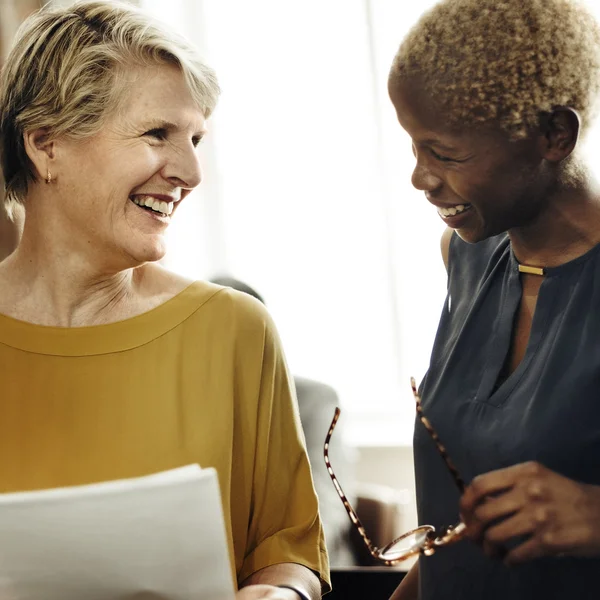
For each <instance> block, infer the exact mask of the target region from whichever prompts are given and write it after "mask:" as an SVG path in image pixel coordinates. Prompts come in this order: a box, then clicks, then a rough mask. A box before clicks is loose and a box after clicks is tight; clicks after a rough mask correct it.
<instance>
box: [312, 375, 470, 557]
mask: <svg viewBox="0 0 600 600" xmlns="http://www.w3.org/2000/svg"><path fill="white" fill-rule="evenodd" d="M410 384H411V386H412V391H413V395H414V397H415V401H416V404H417V416H418V417H419V419H420V421H421V423H422V424H423V426H424V427H425V429H427V431H428V432H429V434H430V435H431V437H432V438H433V441H434V442H435V445H436V447H437V449H438V451H439V453H440V455H441V456H442V458H443V459H444V462H445V463H446V465H447V467H448V469H449V471H450V473H451V474H452V477H453V478H454V481H455V482H456V485H457V486H458V489H459V490H460V492H461V494H462V493H463V492H464V490H465V483H464V481H463V480H462V479H461V477H460V475H459V474H458V471H457V470H456V467H455V466H454V465H453V464H452V461H451V460H450V457H449V456H448V453H447V452H446V448H444V446H443V445H442V443H441V442H440V438H439V437H438V434H437V433H436V432H435V430H434V429H433V427H432V426H431V423H430V422H429V420H428V419H427V417H426V416H425V415H424V414H423V408H422V406H421V397H420V396H419V393H418V391H417V387H416V384H415V380H414V378H412V377H411V379H410ZM340 413H341V411H340V409H339V408H336V409H335V415H334V416H333V421H332V422H331V426H330V427H329V431H328V433H327V437H326V438H325V446H324V450H323V455H324V458H325V464H326V465H327V471H328V472H329V475H330V477H331V480H332V481H333V485H334V486H335V489H336V490H337V493H338V494H339V496H340V498H341V500H342V502H343V503H344V507H345V508H346V511H347V512H348V516H349V517H350V520H351V521H352V524H353V525H354V526H355V527H356V528H357V529H358V533H360V536H361V538H362V539H363V541H364V542H365V544H366V546H367V548H368V549H369V552H370V553H371V556H373V557H374V558H376V559H377V560H379V561H380V562H382V563H383V564H384V565H387V566H392V565H395V564H397V563H399V562H402V561H403V560H406V559H408V558H410V557H412V556H415V555H417V554H423V555H425V556H431V555H432V554H433V553H434V552H435V551H436V550H437V549H438V548H440V547H442V546H445V545H447V544H452V543H454V542H457V541H458V540H460V539H462V538H463V536H464V532H465V529H466V526H465V524H464V523H458V524H457V525H454V526H451V527H442V528H440V529H438V530H436V528H435V527H433V526H432V525H420V526H419V527H417V528H416V529H413V530H412V531H408V532H407V533H404V534H403V535H401V536H400V537H398V538H396V539H395V540H393V541H391V542H390V543H389V544H387V545H386V546H384V547H383V548H377V547H376V546H375V545H374V544H373V542H371V540H370V539H369V537H368V536H367V533H366V531H365V528H364V527H363V525H362V523H361V522H360V519H359V518H358V515H357V514H356V511H355V510H354V509H353V508H352V506H351V505H350V502H348V498H346V495H345V494H344V491H343V490H342V487H341V486H340V484H339V481H338V480H337V477H336V476H335V473H334V472H333V469H332V467H331V462H330V461H329V442H330V440H331V434H332V433H333V430H334V429H335V426H336V423H337V422H338V419H339V418H340Z"/></svg>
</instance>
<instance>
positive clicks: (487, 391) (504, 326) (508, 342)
mask: <svg viewBox="0 0 600 600" xmlns="http://www.w3.org/2000/svg"><path fill="white" fill-rule="evenodd" d="M504 277H505V285H503V292H502V294H503V297H502V299H501V304H500V311H499V313H498V316H497V318H496V320H495V322H494V325H493V331H492V335H491V338H490V340H489V342H488V351H487V360H486V361H485V366H484V370H483V376H482V378H481V381H480V384H479V388H478V390H477V394H476V399H477V400H479V401H481V402H485V403H487V404H491V405H493V406H496V407H498V408H500V407H501V406H503V405H504V404H505V403H506V401H507V400H508V398H509V396H510V395H511V393H512V391H513V390H514V388H515V387H516V385H517V384H518V383H519V381H520V379H521V378H522V377H523V375H524V374H525V373H526V371H527V369H528V367H529V365H530V364H531V361H532V359H533V358H534V357H535V354H536V351H537V349H538V348H539V346H540V343H541V342H542V340H543V338H544V335H545V333H546V329H547V328H546V327H545V324H546V323H547V321H548V317H549V311H550V309H551V307H552V305H553V298H554V293H553V291H552V290H553V287H554V286H552V285H551V279H550V278H545V279H544V281H543V282H542V285H541V286H540V289H539V291H538V298H537V302H536V308H535V311H534V314H533V319H532V322H531V330H530V332H529V339H528V340H527V345H526V348H525V353H524V354H523V357H522V359H521V361H520V362H519V364H518V365H517V367H516V368H515V369H514V370H513V371H512V373H510V374H509V375H508V376H507V377H506V378H504V379H503V381H502V382H501V383H500V384H499V385H497V383H498V379H499V377H500V374H501V372H502V369H503V368H504V365H505V364H506V361H507V360H508V355H509V352H510V350H511V346H512V335H513V327H514V322H515V319H516V317H517V313H518V310H519V305H520V302H521V297H522V293H523V287H522V284H521V278H520V275H519V265H518V262H517V260H516V259H515V257H514V255H513V253H512V252H510V253H509V260H508V268H507V270H506V272H505V275H504Z"/></svg>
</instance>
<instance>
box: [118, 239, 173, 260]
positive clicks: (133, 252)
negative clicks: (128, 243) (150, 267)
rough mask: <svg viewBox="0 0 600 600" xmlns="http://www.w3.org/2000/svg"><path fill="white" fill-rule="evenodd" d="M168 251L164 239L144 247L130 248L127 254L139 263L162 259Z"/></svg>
mask: <svg viewBox="0 0 600 600" xmlns="http://www.w3.org/2000/svg"><path fill="white" fill-rule="evenodd" d="M166 253H167V248H166V246H165V244H164V241H162V240H161V242H160V243H156V244H146V245H144V246H142V247H140V246H138V247H136V248H129V249H128V252H127V254H128V255H129V256H131V258H132V259H133V260H134V261H135V263H136V264H137V265H142V264H144V263H149V262H158V261H159V260H162V259H163V258H164V257H165V255H166Z"/></svg>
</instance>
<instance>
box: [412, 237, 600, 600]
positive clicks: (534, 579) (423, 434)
mask: <svg viewBox="0 0 600 600" xmlns="http://www.w3.org/2000/svg"><path fill="white" fill-rule="evenodd" d="M520 299H521V282H520V276H519V272H518V263H517V261H516V259H515V257H514V255H513V253H512V249H511V246H510V242H509V240H508V237H507V236H506V234H504V235H501V236H496V237H493V238H490V239H488V240H485V241H483V242H480V243H478V244H467V243H466V242H463V241H462V240H461V239H460V238H459V237H458V236H457V235H456V234H454V235H453V236H452V240H451V243H450V260H449V270H448V296H447V298H446V303H445V305H444V309H443V313H442V317H441V321H440V325H439V329H438V332H437V336H436V340H435V344H434V348H433V353H432V357H431V364H430V368H429V370H428V372H427V375H426V377H425V379H424V381H423V384H422V386H421V395H422V400H423V410H424V412H425V414H426V415H427V417H428V418H429V420H430V421H431V423H432V425H433V427H434V428H435V429H436V430H437V432H438V434H439V436H440V438H441V440H442V442H443V443H444V445H445V446H446V448H447V450H448V453H449V455H450V457H451V459H452V460H453V462H454V463H455V465H456V467H457V469H458V471H459V473H460V474H461V475H462V477H463V479H464V480H465V481H466V482H467V483H468V482H469V481H471V480H472V479H473V478H474V477H475V476H476V475H479V474H481V473H486V472H488V471H492V470H495V469H499V468H503V467H508V466H511V465H515V464H517V463H522V462H524V461H529V460H535V461H538V462H540V463H542V464H544V465H545V466H546V467H548V468H550V469H552V470H554V471H556V472H558V473H561V474H563V475H565V476H567V477H569V478H571V479H575V480H578V481H582V482H587V483H593V484H598V485H600V394H599V391H600V310H599V307H600V245H599V246H596V247H594V248H593V249H592V250H590V251H589V252H587V253H586V254H585V255H583V256H581V257H579V258H577V259H575V260H573V261H571V262H568V263H566V264H564V265H561V266H559V267H555V268H550V269H548V270H547V274H546V276H545V278H544V281H543V282H542V285H541V288H540V291H539V296H538V300H537V305H536V309H535V314H534V318H533V323H532V327H531V334H530V339H529V344H528V346H527V350H526V353H525V356H524V358H523V360H522V361H521V363H520V364H519V366H518V367H517V369H516V370H515V371H514V372H513V373H512V374H511V375H510V376H509V377H508V378H506V379H505V380H504V381H503V383H501V385H499V386H497V381H498V379H499V375H500V372H501V370H502V367H503V365H504V363H505V361H506V358H507V355H508V352H509V348H510V344H511V334H512V325H513V321H514V318H515V315H516V311H517V309H518V306H519V302H520ZM414 452H415V473H416V485H417V507H418V514H419V523H424V524H430V525H434V526H436V527H437V526H441V525H449V524H453V523H456V522H457V521H458V501H459V492H458V488H457V487H456V484H455V483H454V480H453V479H452V477H451V475H450V474H449V472H448V470H447V468H446V466H445V464H444V462H443V460H442V459H441V457H440V456H439V454H438V452H437V450H436V448H435V445H434V443H433V442H432V440H431V438H430V436H429V434H428V433H427V431H426V430H425V428H424V427H423V425H422V424H420V423H419V422H417V423H416V427H415V436H414ZM419 579H420V585H421V596H420V598H421V600H442V599H448V600H462V599H473V600H479V599H482V598H485V599H486V600H496V599H498V600H536V599H540V600H542V599H543V600H549V599H554V598H556V599H559V598H560V599H561V600H565V599H571V598H573V599H577V600H579V599H582V598H594V599H597V598H600V559H575V558H544V559H538V560H534V561H531V562H529V563H527V564H523V565H519V566H514V567H510V568H509V567H505V566H504V565H503V564H502V562H501V561H499V560H491V559H488V558H487V557H485V555H484V554H483V552H482V551H481V549H480V548H479V547H478V546H476V545H475V544H473V543H472V542H470V541H468V540H466V541H462V542H459V543H457V544H455V545H453V546H449V547H446V548H443V549H440V550H439V551H438V552H437V553H436V554H435V555H434V556H431V557H422V558H421V559H420V564H419Z"/></svg>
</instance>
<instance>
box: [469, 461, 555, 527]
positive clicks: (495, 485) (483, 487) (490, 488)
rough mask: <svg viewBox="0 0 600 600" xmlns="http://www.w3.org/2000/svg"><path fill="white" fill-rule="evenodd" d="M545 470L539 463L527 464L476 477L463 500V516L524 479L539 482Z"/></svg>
mask: <svg viewBox="0 0 600 600" xmlns="http://www.w3.org/2000/svg"><path fill="white" fill-rule="evenodd" d="M543 470H545V467H543V466H542V465H540V464H539V463H535V462H527V463H522V464H519V465H514V466H512V467H507V468H506V469H498V470H497V471H491V472H489V473H486V474H485V475H480V476H479V477H476V478H475V479H473V481H472V482H471V485H469V487H468V488H467V489H466V490H465V493H464V494H463V496H462V498H461V501H460V512H461V514H463V515H470V514H471V513H473V511H474V510H475V509H476V507H477V506H478V505H479V504H481V503H482V502H483V501H484V500H486V499H487V498H488V497H493V496H497V495H499V494H502V493H505V492H507V491H509V490H510V489H512V488H513V487H514V486H515V485H516V484H517V483H519V482H520V481H521V480H523V479H528V480H537V479H538V478H539V476H540V474H541V472H542V471H543Z"/></svg>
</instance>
